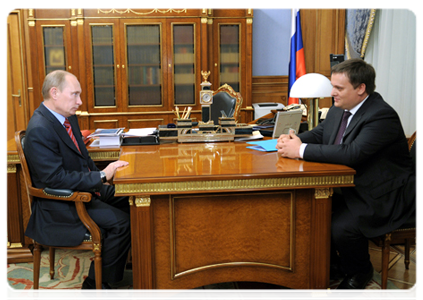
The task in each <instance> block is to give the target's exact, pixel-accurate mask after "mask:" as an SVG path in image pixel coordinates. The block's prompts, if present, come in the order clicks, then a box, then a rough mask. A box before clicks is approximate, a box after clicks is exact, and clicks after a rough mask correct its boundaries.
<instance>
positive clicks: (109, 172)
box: [103, 160, 129, 181]
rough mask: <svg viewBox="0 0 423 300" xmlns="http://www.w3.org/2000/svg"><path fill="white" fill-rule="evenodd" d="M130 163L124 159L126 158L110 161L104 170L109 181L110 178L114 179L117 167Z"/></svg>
mask: <svg viewBox="0 0 423 300" xmlns="http://www.w3.org/2000/svg"><path fill="white" fill-rule="evenodd" d="M128 164H129V162H127V161H124V160H117V161H115V162H112V163H110V164H109V165H108V166H107V167H106V168H105V169H104V170H103V172H104V173H106V178H107V181H109V180H110V179H112V178H113V177H114V176H115V173H116V169H117V168H120V167H124V166H127V165H128Z"/></svg>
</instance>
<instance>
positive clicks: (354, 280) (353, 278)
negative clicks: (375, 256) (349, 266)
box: [337, 266, 373, 289]
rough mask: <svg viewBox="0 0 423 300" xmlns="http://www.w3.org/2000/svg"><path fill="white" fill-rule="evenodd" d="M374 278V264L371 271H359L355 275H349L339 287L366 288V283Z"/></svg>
mask: <svg viewBox="0 0 423 300" xmlns="http://www.w3.org/2000/svg"><path fill="white" fill-rule="evenodd" d="M372 278H373V266H370V269H369V271H367V272H366V273H357V274H354V275H348V276H347V277H345V279H344V280H342V282H341V283H340V284H339V286H338V287H337V289H364V288H365V287H366V285H367V284H368V283H369V282H370V280H372Z"/></svg>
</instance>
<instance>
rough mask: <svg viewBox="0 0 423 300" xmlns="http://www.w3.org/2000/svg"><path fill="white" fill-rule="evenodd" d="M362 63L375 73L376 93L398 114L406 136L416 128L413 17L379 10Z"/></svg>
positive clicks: (401, 12) (392, 10) (414, 30)
mask: <svg viewBox="0 0 423 300" xmlns="http://www.w3.org/2000/svg"><path fill="white" fill-rule="evenodd" d="M373 27H374V28H373V30H372V33H371V35H370V38H369V42H368V46H367V51H366V55H365V57H364V60H365V61H366V62H368V63H370V64H371V65H372V66H373V67H374V68H375V70H376V91H377V92H379V93H380V94H381V95H382V97H383V98H384V99H385V101H386V102H388V103H389V104H390V105H391V106H392V107H393V108H394V109H395V110H396V111H397V113H398V114H399V116H400V119H401V123H402V125H403V128H404V131H405V134H406V135H411V134H412V133H413V132H414V131H415V130H416V129H417V128H416V126H417V125H416V114H417V109H416V76H417V74H416V16H415V15H414V13H413V12H411V11H410V10H407V9H380V10H378V11H377V16H376V19H375V22H374V26H373Z"/></svg>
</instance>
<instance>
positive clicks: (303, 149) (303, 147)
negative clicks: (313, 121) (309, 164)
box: [299, 143, 307, 158]
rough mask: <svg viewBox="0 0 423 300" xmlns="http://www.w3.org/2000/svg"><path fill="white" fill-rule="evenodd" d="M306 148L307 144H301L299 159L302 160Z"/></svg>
mask: <svg viewBox="0 0 423 300" xmlns="http://www.w3.org/2000/svg"><path fill="white" fill-rule="evenodd" d="M306 147H307V144H305V143H302V144H301V146H300V153H299V154H300V157H301V158H304V151H305V148H306Z"/></svg>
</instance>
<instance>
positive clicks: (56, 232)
mask: <svg viewBox="0 0 423 300" xmlns="http://www.w3.org/2000/svg"><path fill="white" fill-rule="evenodd" d="M68 119H69V122H70V123H71V126H72V130H73V134H74V136H75V137H76V140H77V142H78V144H79V148H80V149H81V153H80V152H79V151H78V149H77V148H76V146H75V145H74V143H73V142H72V140H71V138H70V137H69V135H68V133H67V132H66V129H65V128H64V126H63V125H62V124H60V122H59V121H58V120H57V119H56V117H55V116H54V115H53V114H52V113H51V112H50V111H49V110H48V109H47V108H46V107H45V106H44V105H43V104H41V105H40V106H39V107H38V109H36V110H35V112H34V114H33V116H32V118H31V120H30V121H29V123H28V127H27V129H26V138H25V147H24V152H25V156H26V159H27V162H28V167H29V171H30V173H31V178H32V183H33V185H34V187H36V188H45V187H50V188H61V189H71V190H78V191H84V192H96V191H99V190H100V189H101V188H102V186H103V183H102V181H101V176H100V173H99V170H98V168H97V167H96V166H95V164H94V162H93V161H92V160H91V158H90V157H89V155H88V151H87V149H86V147H85V145H84V143H83V141H82V138H81V132H80V129H79V125H78V119H77V117H76V116H71V117H69V118H68ZM89 170H91V172H90V171H89ZM65 232H66V234H64V233H65ZM85 232H86V228H85V227H84V225H83V224H82V222H81V221H80V220H79V217H78V215H77V213H76V208H75V204H74V203H73V202H67V201H56V200H46V199H40V198H35V199H34V201H33V203H32V214H31V217H30V219H29V223H28V226H27V229H26V231H25V235H27V236H28V237H30V238H32V239H34V240H35V241H37V242H38V243H41V244H45V245H51V246H73V245H78V244H80V243H81V242H82V240H83V237H84V234H85Z"/></svg>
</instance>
